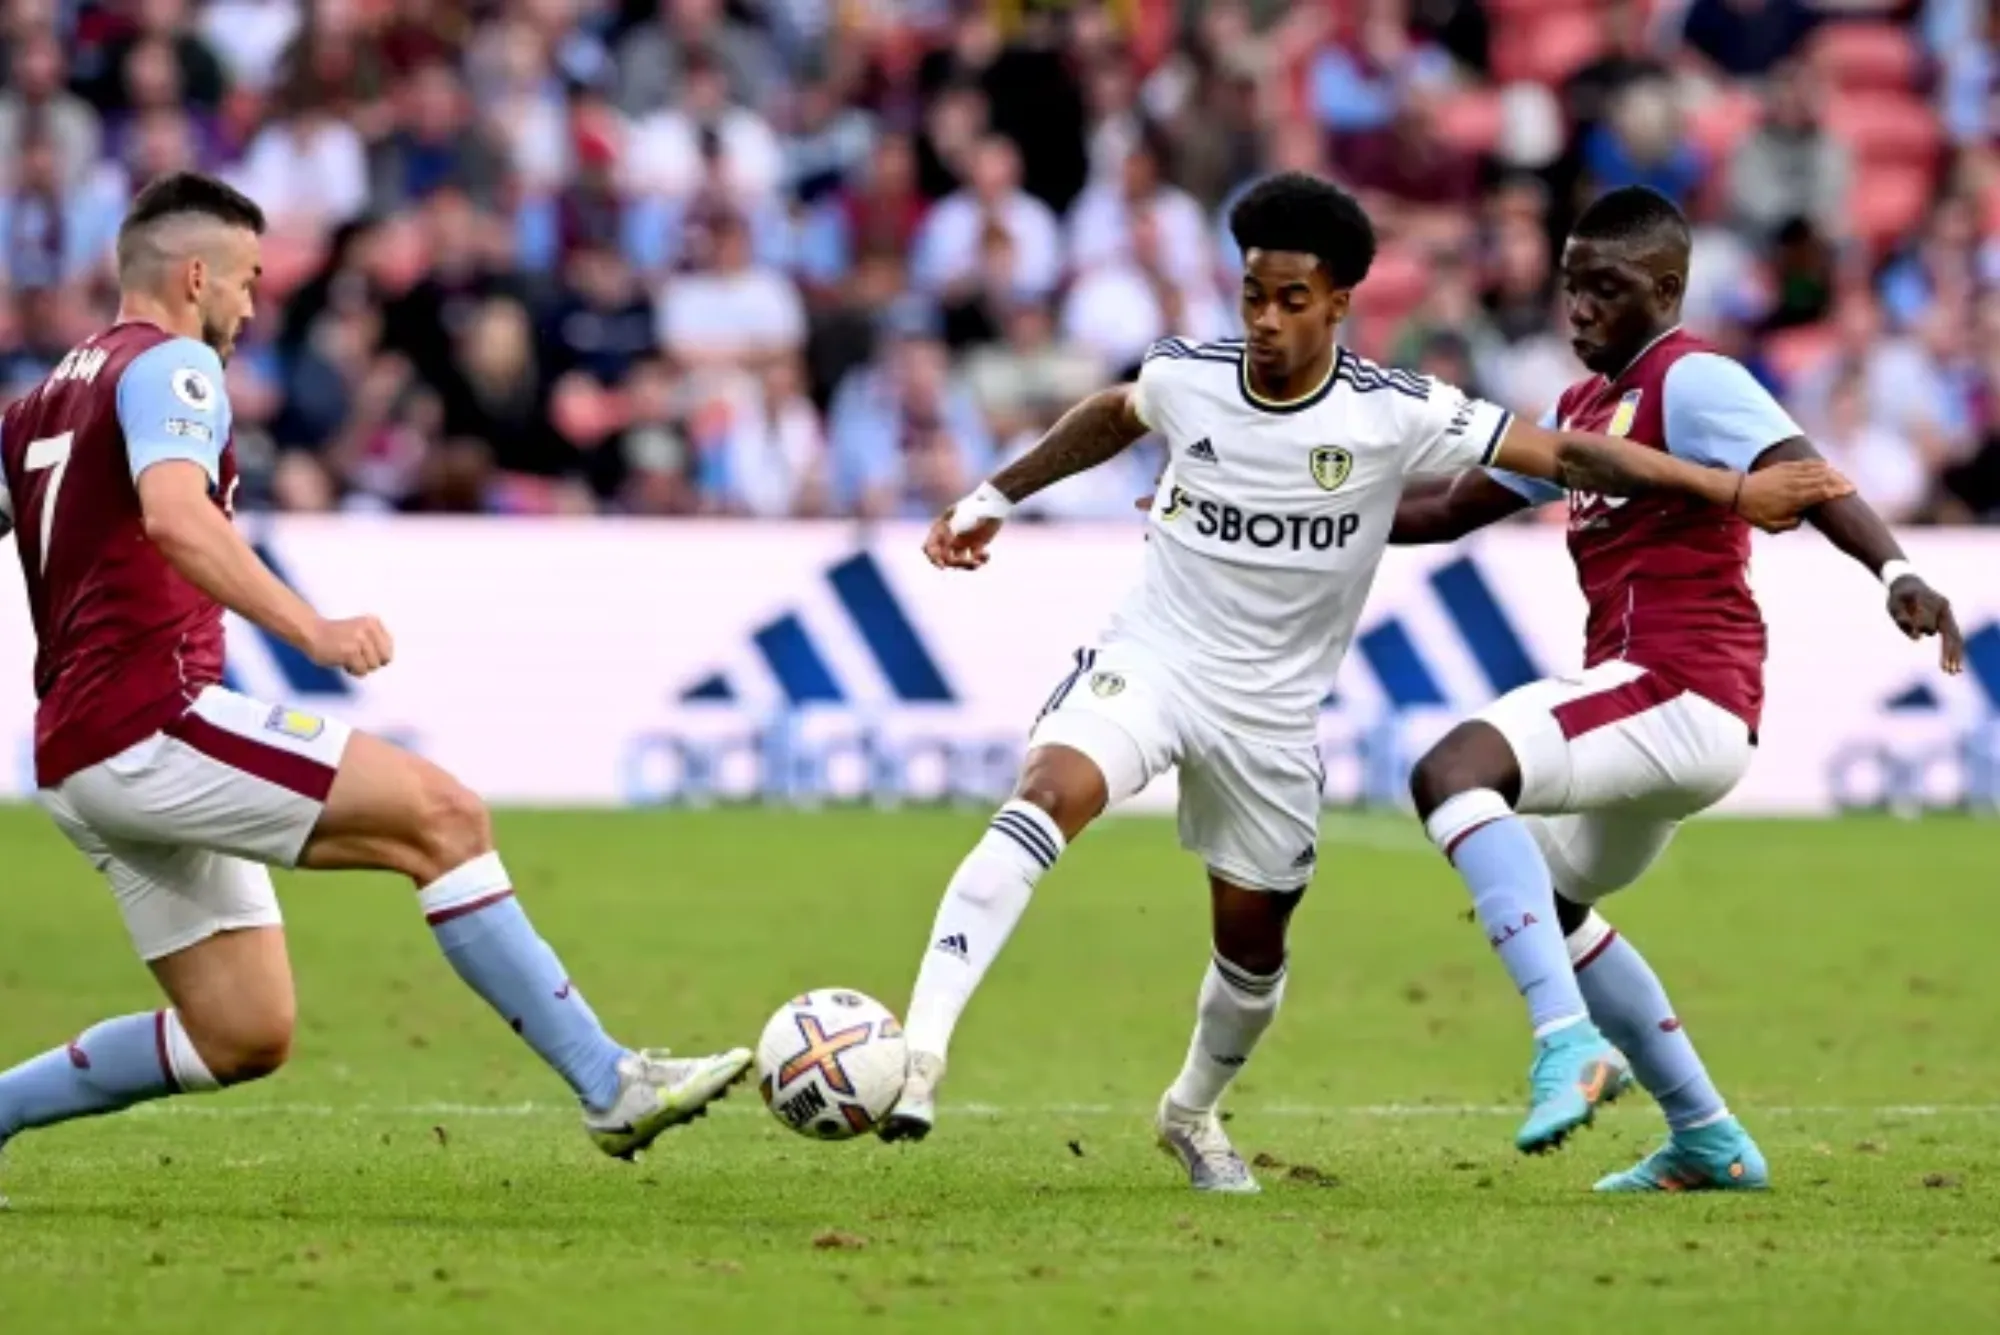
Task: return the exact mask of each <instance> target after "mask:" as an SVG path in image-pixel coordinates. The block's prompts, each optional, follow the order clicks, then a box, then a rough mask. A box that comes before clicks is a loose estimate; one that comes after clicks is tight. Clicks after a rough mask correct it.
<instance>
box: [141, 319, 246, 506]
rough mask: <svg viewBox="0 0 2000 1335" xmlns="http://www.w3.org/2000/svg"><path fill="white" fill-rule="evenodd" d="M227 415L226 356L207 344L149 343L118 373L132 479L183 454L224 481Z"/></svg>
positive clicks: (212, 478)
mask: <svg viewBox="0 0 2000 1335" xmlns="http://www.w3.org/2000/svg"><path fill="white" fill-rule="evenodd" d="M229 420H230V419H229V400H228V399H227V397H225V395H224V391H223V384H222V360H221V358H219V357H217V356H216V355H215V349H213V348H211V347H209V346H208V345H207V344H205V343H200V342H197V341H196V340H194V339H191V338H176V339H173V340H171V341H169V342H166V343H162V344H160V345H159V346H157V347H153V348H148V349H147V350H146V351H144V352H142V353H140V354H139V355H138V356H137V357H134V358H133V359H132V360H131V361H130V362H129V363H128V364H127V365H126V367H125V372H124V374H123V375H121V376H119V377H118V425H119V426H120V427H121V428H123V429H124V432H125V453H126V457H127V459H128V461H129V462H130V464H131V466H132V480H133V481H134V482H137V481H138V480H139V475H140V474H141V473H144V472H145V471H146V470H147V469H148V468H151V467H152V466H153V465H154V464H157V463H164V462H165V461H167V460H169V459H185V460H187V461H188V462H190V463H197V464H200V465H201V466H202V469H203V470H204V471H205V472H207V474H208V480H209V483H210V484H211V485H215V484H218V483H220V481H221V480H222V448H223V446H224V445H226V444H227V443H228V442H229Z"/></svg>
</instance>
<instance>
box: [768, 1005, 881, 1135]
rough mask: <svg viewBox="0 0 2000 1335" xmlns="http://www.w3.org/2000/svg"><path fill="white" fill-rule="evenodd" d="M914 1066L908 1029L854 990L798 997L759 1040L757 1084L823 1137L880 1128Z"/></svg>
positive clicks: (804, 1130)
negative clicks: (905, 1034)
mask: <svg viewBox="0 0 2000 1335" xmlns="http://www.w3.org/2000/svg"><path fill="white" fill-rule="evenodd" d="M908 1069H909V1050H908V1048H907V1047H906V1045H905V1044H904V1042H903V1026H902V1024H901V1023H899V1022H898V1021H897V1019H896V1017H895V1016H894V1015H892V1014H891V1013H890V1012H889V1008H888V1007H887V1006H884V1005H883V1004H882V1003H881V1002H879V1001H877V1000H875V999H874V998H873V997H870V996H865V995H863V994H862V993H860V992H855V991H852V990H850V989H848V988H826V989H823V990H821V991H818V992H807V993H805V994H804V995H803V996H797V997H793V998H792V999H791V1000H790V1001H788V1002H786V1003H785V1004H784V1005H783V1006H780V1007H779V1008H778V1013H777V1014H776V1015H773V1016H772V1017H771V1022H770V1023H769V1024H767V1025H765V1026H764V1036H763V1037H762V1038H760V1039H759V1040H758V1041H757V1088H758V1089H759V1090H760V1091H761V1092H762V1093H763V1095H764V1103H765V1106H766V1107H768V1108H770V1110H771V1112H772V1114H773V1115H774V1116H775V1117H776V1118H777V1119H778V1120H779V1121H781V1122H783V1123H784V1124H785V1125H786V1126H788V1127H790V1128H791V1129H792V1130H794V1131H796V1132H798V1133H799V1134H800V1135H802V1136H811V1137H812V1138H813V1139H815V1140H849V1139H852V1138H853V1137H855V1136H861V1135H866V1134H867V1133H868V1132H870V1131H873V1130H874V1129H875V1127H876V1125H877V1124H878V1123H880V1122H881V1120H882V1119H883V1118H884V1117H887V1116H888V1115H889V1113H890V1111H891V1110H892V1109H893V1108H894V1107H895V1106H896V1100H897V1098H899V1097H900V1096H901V1095H902V1092H903V1077H904V1075H905V1074H906V1073H907V1071H908Z"/></svg>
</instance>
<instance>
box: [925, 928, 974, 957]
mask: <svg viewBox="0 0 2000 1335" xmlns="http://www.w3.org/2000/svg"><path fill="white" fill-rule="evenodd" d="M931 948H932V949H933V950H942V951H943V952H944V953H945V954H947V955H956V956H958V957H959V958H960V959H964V958H965V957H966V953H967V952H968V951H969V950H970V949H971V943H970V942H968V941H967V940H966V939H965V933H964V932H953V933H952V934H951V935H950V936H941V937H939V938H938V943H937V944H936V945H935V946H933V947H931Z"/></svg>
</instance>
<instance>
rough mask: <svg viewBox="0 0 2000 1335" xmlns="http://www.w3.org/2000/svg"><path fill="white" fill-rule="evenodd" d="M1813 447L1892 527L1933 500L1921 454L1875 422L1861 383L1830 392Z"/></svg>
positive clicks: (1843, 383) (1838, 385)
mask: <svg viewBox="0 0 2000 1335" xmlns="http://www.w3.org/2000/svg"><path fill="white" fill-rule="evenodd" d="M1813 444H1814V445H1816V446H1817V447H1818V448H1819V452H1820V453H1821V454H1823V455H1825V456H1826V458H1827V461H1828V462H1829V463H1831V464H1832V465H1833V466H1834V467H1835V468H1838V469H1839V470H1840V471H1841V472H1842V473H1843V474H1844V475H1846V477H1847V479H1848V481H1850V482H1852V483H1853V484H1854V486H1855V489H1856V490H1857V491H1859V492H1860V493H1861V494H1862V495H1863V496H1866V497H1867V498H1868V503H1869V504H1870V505H1872V506H1874V507H1875V510H1876V512H1877V513H1878V514H1880V515H1881V516H1882V517H1883V518H1884V519H1886V520H1888V521H1889V522H1890V523H1892V524H1896V523H1902V522H1903V521H1905V520H1908V519H1912V518H1914V517H1915V516H1916V514H1917V512H1918V511H1919V510H1921V509H1922V508H1923V505H1924V502H1925V501H1927V500H1928V499H1929V498H1930V489H1931V479H1930V472H1929V469H1928V468H1927V467H1926V466H1925V460H1924V453H1923V451H1922V450H1920V449H1919V448H1918V447H1917V445H1916V442H1914V441H1912V440H1911V439H1910V438H1909V437H1908V436H1905V435H1902V434H1901V433H1899V432H1896V431H1892V430H1890V429H1889V428H1888V427H1886V426H1884V425H1883V424H1882V423H1881V422H1880V421H1879V420H1877V419H1876V418H1874V417H1873V416H1871V414H1870V413H1869V405H1868V391H1867V388H1866V386H1865V385H1864V384H1863V382H1862V381H1860V380H1859V379H1855V378H1852V377H1849V378H1846V379H1841V380H1836V381H1834V382H1833V383H1832V385H1831V386H1829V389H1828V398H1827V401H1826V416H1825V420H1824V421H1822V422H1820V423H1818V424H1817V426H1816V429H1815V430H1814V432H1813Z"/></svg>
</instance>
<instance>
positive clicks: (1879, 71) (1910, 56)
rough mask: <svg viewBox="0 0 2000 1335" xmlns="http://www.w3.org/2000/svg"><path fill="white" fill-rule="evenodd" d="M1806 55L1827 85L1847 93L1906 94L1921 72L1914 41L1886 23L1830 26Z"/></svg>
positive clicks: (1818, 36) (1905, 30) (1824, 28)
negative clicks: (1827, 82) (1821, 74)
mask: <svg viewBox="0 0 2000 1335" xmlns="http://www.w3.org/2000/svg"><path fill="white" fill-rule="evenodd" d="M1809 51H1810V53H1811V56H1812V58H1813V60H1814V61H1815V62H1817V64H1818V65H1819V68H1820V71H1821V73H1823V74H1824V75H1825V76H1826V77H1827V79H1828V81H1829V82H1831V83H1832V84H1833V86H1834V87H1836V88H1841V89H1846V90H1848V91H1850V92H1860V91H1871V90H1872V91H1877V92H1907V91H1909V90H1911V89H1913V88H1914V87H1916V85H1917V81H1918V77H1919V75H1920V74H1921V73H1922V71H1923V57H1922V55H1921V54H1920V53H1919V52H1918V50H1917V42H1916V39H1915V38H1914V37H1913V36H1911V35H1910V32H1909V31H1908V30H1907V29H1904V28H1899V27H1896V26H1894V25H1892V24H1887V23H1829V24H1827V25H1826V26H1824V27H1822V28H1821V29H1820V30H1819V32H1818V33H1817V34H1816V35H1815V36H1814V38H1813V40H1812V45H1811V46H1810V48H1809Z"/></svg>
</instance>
